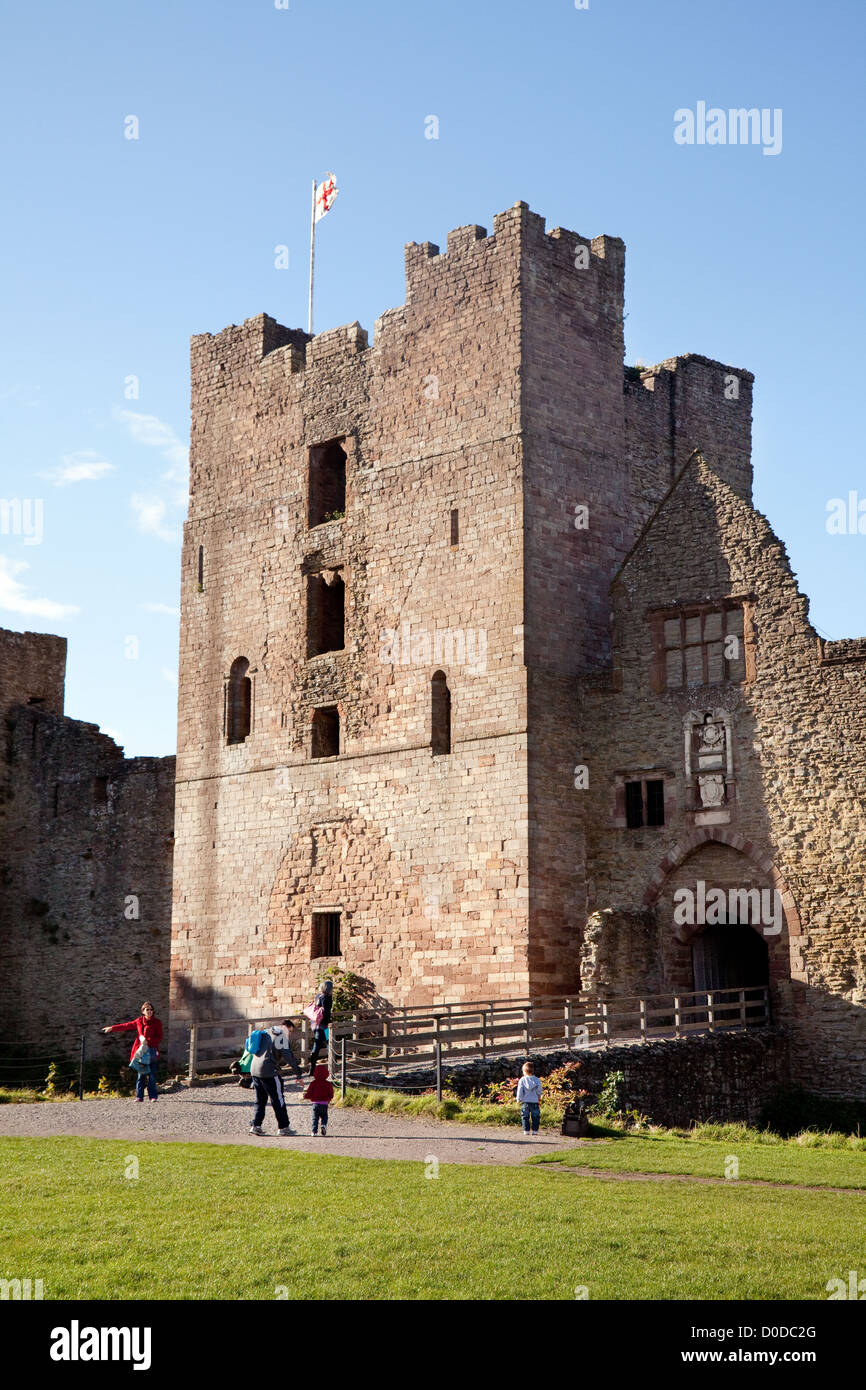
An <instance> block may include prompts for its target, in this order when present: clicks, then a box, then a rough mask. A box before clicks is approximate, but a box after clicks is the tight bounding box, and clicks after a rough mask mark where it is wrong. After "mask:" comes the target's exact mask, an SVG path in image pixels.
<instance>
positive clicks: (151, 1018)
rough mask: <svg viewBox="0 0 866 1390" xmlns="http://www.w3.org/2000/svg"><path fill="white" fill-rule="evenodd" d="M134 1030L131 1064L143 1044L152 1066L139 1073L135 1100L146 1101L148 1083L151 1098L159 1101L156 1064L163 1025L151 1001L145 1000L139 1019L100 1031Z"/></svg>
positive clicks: (123, 1031)
mask: <svg viewBox="0 0 866 1390" xmlns="http://www.w3.org/2000/svg"><path fill="white" fill-rule="evenodd" d="M133 1028H134V1029H135V1042H134V1043H133V1044H132V1052H131V1053H130V1054H129V1060H130V1062H131V1061H132V1059H133V1057H134V1056H135V1054H136V1052H137V1051H138V1049H139V1047H140V1046H141V1045H142V1043H143V1044H144V1046H145V1047H149V1048H150V1066H149V1068H148V1070H147V1071H139V1073H138V1084H137V1086H136V1088H135V1099H136V1100H140V1101H143V1100H144V1083H145V1081H146V1082H147V1094H148V1096H149V1098H150V1099H151V1100H152V1101H153V1100H157V1099H158V1097H159V1092H158V1091H157V1089H156V1063H157V1060H158V1058H159V1045H160V1043H161V1042H162V1024H161V1023H160V1021H159V1019H158V1018H157V1017H156V1014H155V1013H154V1011H153V1005H152V1004H151V1002H150V1000H149V999H145V1001H144V1003H143V1004H142V1006H141V1014H140V1016H139V1017H138V1018H133V1019H130V1021H129V1023H112V1024H111V1026H110V1027H108V1028H103V1029H101V1030H100V1031H101V1032H103V1033H128V1032H130V1031H131V1029H133Z"/></svg>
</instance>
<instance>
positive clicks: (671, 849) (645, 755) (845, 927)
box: [584, 458, 866, 1098]
mask: <svg viewBox="0 0 866 1390" xmlns="http://www.w3.org/2000/svg"><path fill="white" fill-rule="evenodd" d="M734 597H740V598H743V599H744V600H745V601H746V604H747V621H746V633H745V639H746V644H747V646H749V647H750V648H751V652H750V654H749V656H748V657H747V667H748V668H750V669H749V670H748V671H747V674H748V675H749V677H750V678H747V679H746V680H745V681H743V682H729V683H721V684H717V685H702V686H698V687H694V688H690V689H687V690H682V689H679V690H662V691H659V690H658V688H657V687H655V688H654V679H655V675H654V648H653V639H652V615H653V613H654V612H655V611H656V610H658V609H665V610H669V609H671V608H675V607H676V605H689V604H691V603H694V602H695V601H696V600H710V601H712V600H720V599H724V598H734ZM614 631H615V651H614V667H613V672H612V678H611V681H610V684H609V686H608V688H607V689H602V688H596V689H594V690H590V691H588V693H587V699H588V702H589V704H590V706H591V708H592V711H593V714H592V727H593V735H592V740H591V741H592V744H593V747H594V750H595V756H594V760H593V761H592V762H591V765H590V787H589V789H588V792H586V793H584V794H585V795H586V797H587V810H588V822H589V823H590V824H591V826H592V830H591V833H590V837H589V840H590V843H589V845H588V849H587V858H588V863H589V865H590V878H591V888H590V895H591V896H590V906H591V909H592V911H594V912H602V913H604V912H605V911H606V910H609V911H610V912H611V914H612V916H611V920H610V923H609V926H608V927H607V928H603V929H602V935H604V931H605V930H606V931H607V932H608V936H609V937H610V936H611V934H612V933H619V935H620V936H621V937H625V938H626V939H628V937H629V934H630V933H631V932H632V931H634V932H635V938H634V951H631V952H630V951H629V950H628V948H627V947H626V948H625V952H626V954H627V955H631V956H632V957H634V956H635V955H636V954H638V953H639V951H640V950H641V946H640V940H641V935H640V933H641V931H642V930H643V919H644V918H645V915H646V914H647V913H650V914H651V915H652V917H653V918H654V922H655V926H654V928H653V932H654V941H653V945H652V948H651V952H650V954H651V955H652V957H653V959H654V960H655V961H656V963H657V965H659V966H660V967H661V969H660V971H658V972H657V973H656V976H655V983H656V984H657V985H658V986H659V987H660V988H661V989H663V990H667V989H689V988H692V987H693V985H692V983H691V978H690V972H691V954H690V935H689V933H688V932H685V931H682V930H679V929H678V928H677V927H676V925H675V922H674V908H675V896H674V895H675V893H676V891H677V889H678V888H682V887H686V886H690V887H691V888H694V887H695V885H696V883H697V881H698V880H702V881H704V882H705V883H706V884H707V885H708V886H718V887H721V888H723V889H725V890H726V891H727V890H728V889H729V888H731V887H742V888H743V889H748V888H752V887H765V888H767V889H768V890H772V891H777V892H778V893H779V894H780V904H781V907H782V909H783V915H782V920H781V924H780V930H779V932H778V934H777V933H776V932H775V930H772V931H771V932H770V933H767V932H765V931H764V929H763V926H760V927H759V928H758V929H759V930H760V932H761V934H762V935H764V937H765V939H766V941H767V945H768V948H769V973H770V985H771V991H772V1000H773V1012H774V1017H775V1018H776V1020H777V1021H778V1022H779V1023H781V1024H783V1025H784V1026H785V1027H786V1028H788V1029H789V1030H790V1033H791V1037H792V1068H793V1071H794V1075H795V1079H796V1080H798V1081H800V1082H801V1083H802V1084H804V1085H806V1086H808V1087H811V1088H813V1089H817V1090H821V1091H824V1092H826V1093H828V1094H831V1095H836V1096H855V1097H858V1098H862V1097H863V1096H864V1094H866V1091H864V1086H866V1082H864V1077H866V1014H864V1004H866V905H864V896H863V886H864V878H866V797H864V791H863V788H864V785H866V779H864V774H866V741H864V740H863V738H862V734H861V732H860V731H861V730H862V725H863V716H864V709H866V663H864V654H863V651H862V648H861V646H860V644H857V643H850V644H839V652H840V654H839V656H835V653H834V656H833V658H831V659H826V657H825V655H824V652H823V650H822V646H821V644H820V643H819V641H818V638H817V635H816V633H815V632H814V629H813V628H812V626H811V624H810V623H809V620H808V602H807V600H806V599H805V598H804V597H803V595H802V594H800V592H799V590H798V588H797V584H796V580H795V578H794V576H793V574H792V572H791V569H790V565H789V563H788V560H787V556H786V554H785V551H784V547H783V546H782V544H781V543H780V542H779V541H778V539H777V538H776V537H775V536H774V535H773V533H772V531H771V530H770V527H769V526H768V524H767V522H766V520H765V519H764V518H763V517H762V516H761V515H760V514H759V513H757V512H755V511H754V509H753V508H752V507H751V506H750V505H748V503H747V502H746V501H745V500H743V498H741V497H740V496H738V495H737V493H736V492H735V491H734V489H733V488H732V487H730V486H729V485H728V484H727V483H726V482H725V481H724V480H723V479H721V478H720V477H719V476H718V475H717V473H716V471H715V470H714V469H713V468H711V467H710V466H709V465H708V464H706V463H705V462H704V461H703V460H701V459H700V458H696V459H695V460H693V462H692V463H691V464H690V465H688V466H687V467H686V468H685V469H684V470H683V472H682V473H681V476H680V481H679V483H678V485H677V487H676V489H675V490H674V492H673V493H672V494H671V495H670V497H669V498H668V500H667V502H666V503H665V505H664V506H662V507H661V508H660V510H659V511H658V513H657V515H656V516H655V518H654V520H653V521H652V523H651V524H650V525H649V526H648V528H647V530H646V531H645V533H644V535H643V537H642V540H641V542H640V544H639V545H638V546H637V547H636V548H635V550H634V552H633V553H632V555H631V556H630V557H629V560H628V561H627V563H626V564H625V566H624V567H623V570H622V571H621V573H620V575H619V576H618V578H617V582H616V584H615V586H614ZM834 647H835V644H834ZM711 711H712V712H715V713H717V714H723V715H724V716H725V717H726V718H727V719H728V721H729V722H728V728H729V731H730V734H731V737H732V741H733V747H732V755H733V780H732V782H731V783H730V785H729V787H728V798H727V800H726V802H725V804H724V807H723V808H722V810H721V811H719V812H713V813H711V814H709V815H708V814H707V813H706V812H704V813H701V812H699V811H696V810H695V809H694V805H695V803H694V800H693V789H690V787H689V784H688V779H687V776H686V769H685V766H684V747H685V729H686V723H687V721H688V719H689V716H690V715H691V714H692V713H695V712H697V713H698V714H699V715H702V714H703V713H705V712H711ZM596 770H597V774H598V775H597V776H595V777H593V772H594V771H596ZM642 777H643V778H646V777H654V778H659V779H663V780H664V786H665V808H666V811H665V824H664V825H663V826H655V827H650V826H644V827H643V828H638V829H626V828H625V823H624V820H623V819H622V817H621V814H620V813H621V809H622V808H621V805H618V804H617V800H616V783H617V780H619V781H622V780H623V779H632V780H634V779H640V778H642ZM701 822H703V823H701ZM629 914H632V915H631V917H629ZM774 925H775V924H774ZM622 949H623V943H622V941H621V942H620V950H622ZM607 950H608V952H609V953H610V952H613V951H614V950H615V948H614V946H613V943H612V941H610V942H609V944H608V947H607ZM621 980H622V976H621V975H619V974H617V973H616V972H614V975H613V978H611V979H610V981H609V984H610V988H611V989H612V990H614V991H616V989H617V987H618V984H619V983H620V982H621Z"/></svg>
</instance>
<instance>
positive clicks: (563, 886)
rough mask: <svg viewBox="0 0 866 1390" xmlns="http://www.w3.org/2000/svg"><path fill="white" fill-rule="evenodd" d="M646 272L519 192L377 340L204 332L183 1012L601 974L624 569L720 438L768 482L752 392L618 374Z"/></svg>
mask: <svg viewBox="0 0 866 1390" xmlns="http://www.w3.org/2000/svg"><path fill="white" fill-rule="evenodd" d="M623 275H624V247H623V244H622V242H621V241H619V240H617V239H616V238H611V237H598V238H596V239H594V240H593V241H587V240H586V239H585V238H583V237H580V236H578V235H576V234H575V233H573V232H568V231H563V230H561V229H556V230H554V231H552V232H549V233H547V232H545V228H544V221H543V219H542V218H540V217H538V216H537V215H536V214H534V213H532V212H530V211H529V209H528V208H527V207H526V205H525V204H523V203H517V204H516V205H515V206H514V207H513V208H511V209H510V210H509V211H507V212H504V213H502V214H500V215H498V216H497V217H496V218H495V219H494V225H493V233H492V235H490V236H488V235H487V234H486V232H485V230H484V229H483V228H481V227H476V226H469V227H462V228H458V229H457V230H456V231H454V232H452V233H451V234H450V235H449V237H448V246H447V250H446V252H445V253H443V254H440V252H439V249H438V247H436V246H433V245H431V244H430V243H424V244H421V245H416V244H411V245H410V246H409V247H408V248H407V253H406V303H405V305H403V306H402V307H401V308H397V309H392V310H389V311H388V312H387V313H385V314H384V315H383V316H382V317H381V318H380V319H379V320H378V322H377V324H376V329H375V338H374V344H373V346H369V345H368V342H367V337H366V334H365V333H364V331H363V330H362V329H361V328H360V327H359V325H358V324H357V323H355V324H352V325H350V326H349V327H343V328H339V329H335V330H333V331H331V332H326V333H321V334H319V335H317V336H316V337H314V338H312V339H310V338H309V337H308V335H307V334H305V333H303V332H301V331H299V330H290V329H286V328H283V327H281V326H280V325H279V324H277V323H275V322H274V320H273V319H271V318H269V317H268V316H267V315H259V316H258V317H256V318H253V319H249V320H247V321H246V322H245V323H244V324H243V325H241V326H240V327H230V328H227V329H225V330H224V331H223V332H222V333H219V334H217V335H216V336H212V335H211V334H204V335H201V336H199V337H196V338H194V339H193V343H192V448H191V504H190V513H189V520H188V522H187V525H186V530H185V541H184V551H183V573H182V586H181V593H182V597H181V604H182V620H181V650H180V692H179V737H178V762H177V779H178V780H177V819H176V850H175V880H174V921H173V933H172V942H173V944H172V976H173V983H172V991H173V995H172V997H173V1017H174V1020H175V1022H177V1023H182V1022H183V1020H184V1019H185V1018H188V1017H190V1016H192V1015H195V1016H197V1017H200V1018H203V1017H207V1016H208V1015H210V1016H214V1017H218V1016H225V1015H228V1014H231V1013H234V1012H235V1011H238V1012H240V1013H243V1014H247V1015H252V1014H255V1013H259V1012H260V1013H262V1014H272V1013H274V1012H278V1011H280V1010H281V1009H283V1008H286V1007H289V1006H292V1005H297V1004H298V1003H299V1002H301V1001H303V1000H304V998H305V996H306V995H307V994H308V993H309V991H310V989H311V987H312V985H313V983H314V982H315V979H316V978H317V975H318V973H319V971H320V968H321V967H322V966H323V965H327V964H331V963H333V964H339V965H340V966H342V967H343V968H346V969H350V970H353V971H355V972H357V973H358V974H360V975H362V976H364V977H365V978H367V979H368V980H370V981H371V982H372V984H373V985H374V986H375V989H376V990H377V991H378V993H379V994H380V995H381V996H382V997H383V998H386V999H388V1000H389V1001H392V1002H394V1003H428V1002H439V1001H445V1000H460V999H481V998H496V997H500V998H514V997H519V996H525V995H527V994H530V993H532V994H537V993H545V992H546V993H551V992H560V991H565V990H568V989H573V988H576V987H577V985H578V983H579V968H578V967H579V948H580V945H581V940H582V932H583V926H584V923H585V920H586V916H587V911H588V908H589V906H590V904H589V903H588V900H587V866H586V862H585V848H584V845H585V836H584V827H583V803H582V801H581V795H580V792H579V791H577V790H576V789H575V767H576V765H578V764H585V763H588V762H589V761H590V758H591V753H592V749H591V748H590V747H588V746H587V738H588V734H587V731H586V729H585V727H584V722H583V714H582V710H583V701H584V696H583V694H582V691H583V689H584V683H585V682H587V681H589V682H590V683H592V682H593V681H597V680H599V679H601V678H602V676H603V673H604V672H605V671H606V670H607V669H608V668H609V665H610V660H611V629H610V583H611V580H612V579H613V577H614V575H615V573H616V572H617V569H618V568H619V566H620V565H621V563H622V562H623V560H624V558H625V556H626V554H627V552H628V550H629V548H630V546H631V545H632V544H633V542H634V540H635V538H636V536H637V534H638V532H639V530H640V528H641V526H642V525H643V524H644V522H645V521H646V520H647V518H648V516H649V515H650V513H651V512H652V510H653V509H654V508H655V507H656V505H657V504H658V503H659V501H660V500H661V498H662V497H663V496H664V494H665V493H666V492H667V490H668V489H669V488H670V486H671V484H672V482H673V480H674V478H675V477H676V475H677V472H678V470H679V469H680V468H681V467H682V466H683V464H684V463H685V461H686V459H687V458H688V456H689V454H690V452H691V451H692V449H693V448H694V447H695V446H696V445H702V446H703V447H704V448H705V450H708V451H709V453H710V454H711V455H712V460H713V464H714V466H715V467H716V468H717V469H718V471H719V474H720V476H723V477H724V478H725V479H726V481H727V483H728V484H729V486H730V487H731V488H733V489H734V490H735V491H736V492H737V493H738V494H739V495H741V496H744V497H746V498H748V495H749V488H750V464H749V453H750V442H749V441H750V419H751V377H750V376H749V375H748V374H747V373H742V372H740V373H738V374H737V383H738V387H737V395H736V398H734V399H726V398H725V395H724V381H725V379H726V377H728V376H730V375H731V373H732V369H730V368H726V367H723V366H721V365H720V364H718V363H711V362H708V361H707V360H706V359H703V358H694V357H685V358H680V359H674V360H672V361H670V362H667V363H664V364H662V366H660V367H658V368H652V369H646V370H645V371H644V373H643V375H642V378H641V379H636V380H634V381H632V380H631V379H630V378H629V377H624V372H623V336H622V322H623ZM632 375H634V374H632Z"/></svg>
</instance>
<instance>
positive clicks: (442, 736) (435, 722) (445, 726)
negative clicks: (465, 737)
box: [430, 671, 451, 755]
mask: <svg viewBox="0 0 866 1390" xmlns="http://www.w3.org/2000/svg"><path fill="white" fill-rule="evenodd" d="M430 705H431V711H430V746H431V748H432V750H433V753H434V755H439V754H442V753H450V752H451V691H450V690H449V689H448V681H447V679H446V676H445V672H444V671H437V672H436V673H435V675H434V676H433V679H432V680H431V682H430Z"/></svg>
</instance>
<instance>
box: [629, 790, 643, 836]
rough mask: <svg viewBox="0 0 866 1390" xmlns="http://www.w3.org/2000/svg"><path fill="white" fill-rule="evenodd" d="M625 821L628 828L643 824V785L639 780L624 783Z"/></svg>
mask: <svg viewBox="0 0 866 1390" xmlns="http://www.w3.org/2000/svg"><path fill="white" fill-rule="evenodd" d="M625 823H626V825H627V826H628V828H629V830H636V829H637V828H638V826H640V825H643V787H642V785H641V783H640V782H626V784H625Z"/></svg>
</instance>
